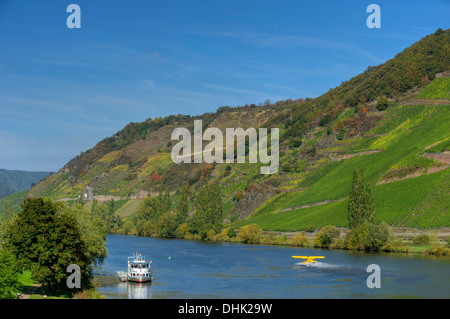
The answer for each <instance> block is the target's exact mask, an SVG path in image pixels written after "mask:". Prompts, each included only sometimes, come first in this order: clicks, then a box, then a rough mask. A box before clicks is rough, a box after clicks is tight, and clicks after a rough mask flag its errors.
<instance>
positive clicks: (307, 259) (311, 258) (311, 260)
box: [292, 256, 325, 265]
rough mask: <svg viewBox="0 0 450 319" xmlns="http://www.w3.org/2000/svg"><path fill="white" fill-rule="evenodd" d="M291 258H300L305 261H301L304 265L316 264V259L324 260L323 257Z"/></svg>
mask: <svg viewBox="0 0 450 319" xmlns="http://www.w3.org/2000/svg"><path fill="white" fill-rule="evenodd" d="M292 258H301V259H306V260H305V261H302V264H304V265H306V264H307V263H315V262H317V260H315V259H318V258H325V257H324V256H292Z"/></svg>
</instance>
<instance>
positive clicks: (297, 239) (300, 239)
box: [291, 232, 308, 247]
mask: <svg viewBox="0 0 450 319" xmlns="http://www.w3.org/2000/svg"><path fill="white" fill-rule="evenodd" d="M291 243H292V246H296V247H306V245H308V236H306V233H305V232H302V233H300V234H296V235H295V236H294V237H293V238H292V241H291Z"/></svg>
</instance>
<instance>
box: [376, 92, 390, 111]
mask: <svg viewBox="0 0 450 319" xmlns="http://www.w3.org/2000/svg"><path fill="white" fill-rule="evenodd" d="M388 106H389V101H388V99H387V97H385V96H384V95H383V96H382V97H380V98H379V99H378V102H377V109H378V110H379V111H384V110H386V109H387V108H388Z"/></svg>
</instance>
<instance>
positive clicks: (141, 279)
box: [127, 276, 152, 283]
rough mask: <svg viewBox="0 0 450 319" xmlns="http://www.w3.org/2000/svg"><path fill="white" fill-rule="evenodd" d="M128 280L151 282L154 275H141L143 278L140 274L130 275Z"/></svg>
mask: <svg viewBox="0 0 450 319" xmlns="http://www.w3.org/2000/svg"><path fill="white" fill-rule="evenodd" d="M127 279H128V281H131V282H139V283H141V282H151V281H152V277H151V276H150V277H141V278H139V276H137V277H130V276H128V278H127Z"/></svg>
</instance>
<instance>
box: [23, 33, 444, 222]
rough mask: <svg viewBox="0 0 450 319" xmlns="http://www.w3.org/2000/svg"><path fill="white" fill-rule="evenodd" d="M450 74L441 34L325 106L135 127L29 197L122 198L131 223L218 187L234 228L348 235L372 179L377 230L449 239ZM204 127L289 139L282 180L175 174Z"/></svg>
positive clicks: (235, 112) (245, 166)
mask: <svg viewBox="0 0 450 319" xmlns="http://www.w3.org/2000/svg"><path fill="white" fill-rule="evenodd" d="M449 70H450V30H441V29H439V30H437V31H436V32H435V33H434V34H430V35H429V36H426V37H424V38H423V39H421V40H419V41H418V42H416V43H415V44H413V45H412V46H410V47H409V48H406V49H405V50H404V51H402V52H400V53H398V54H397V55H396V56H395V57H393V58H392V59H390V60H388V61H386V62H385V63H383V64H381V65H378V66H373V67H368V68H367V70H366V71H365V72H363V73H361V74H360V75H357V76H355V77H353V78H351V79H349V80H348V81H345V82H343V83H342V84H341V85H340V86H338V87H336V88H334V89H331V90H329V91H328V92H326V93H324V94H323V95H321V96H319V97H317V98H315V99H309V98H307V99H294V100H292V99H289V100H286V101H278V102H276V103H267V104H265V105H255V104H250V105H244V106H240V107H228V106H224V107H220V108H219V109H217V111H216V112H213V113H205V114H203V115H201V116H195V117H193V116H190V115H182V114H178V115H170V116H167V117H164V118H155V119H151V118H148V119H147V120H145V121H143V122H140V123H129V124H128V125H126V126H125V127H124V128H123V129H122V130H120V131H119V132H117V133H116V134H114V135H113V136H111V137H108V138H106V139H104V140H102V141H100V142H99V143H98V144H97V145H96V146H95V147H93V148H91V149H89V150H87V151H85V152H82V153H81V154H80V155H79V156H77V157H75V158H74V159H72V160H71V161H69V162H68V163H67V164H66V165H65V166H64V167H63V168H61V170H60V171H59V172H57V173H56V174H53V175H50V176H47V177H46V178H44V179H43V180H42V181H41V182H40V183H39V184H38V185H36V186H35V187H33V188H32V189H31V190H30V192H29V193H28V196H29V197H36V196H48V197H50V198H53V199H58V200H76V199H78V197H79V196H80V195H82V194H83V198H85V197H86V198H89V199H92V198H96V199H98V200H103V201H105V200H109V199H111V198H114V199H115V200H122V201H126V203H125V204H123V203H122V204H123V206H122V208H123V209H122V210H120V214H123V215H122V217H124V218H126V217H128V216H131V215H132V214H133V213H134V212H135V211H136V209H137V207H138V206H139V201H140V200H142V198H143V197H145V196H147V194H149V195H152V196H154V195H156V194H158V191H159V190H161V189H162V190H165V189H166V188H169V189H170V191H171V193H172V196H173V198H174V200H175V201H177V200H178V198H179V197H180V193H181V190H182V189H184V188H185V187H186V185H189V187H190V196H191V199H192V198H193V197H194V196H195V194H196V191H197V190H198V189H199V188H200V187H201V186H202V185H204V184H205V183H209V182H218V183H219V184H220V185H221V187H222V192H223V202H224V212H223V218H224V221H225V222H226V223H229V224H230V225H232V226H233V227H241V226H243V225H245V224H248V223H253V222H254V223H257V224H258V225H260V226H261V227H262V228H263V229H264V230H286V231H294V230H303V229H310V228H311V227H315V228H317V227H321V226H325V225H328V224H334V225H336V226H346V203H347V197H348V193H349V191H350V187H351V178H352V170H353V168H356V167H362V168H364V169H365V174H366V178H367V180H368V182H369V183H370V184H371V185H372V186H373V188H374V196H375V210H376V211H375V214H376V219H377V221H382V220H384V221H386V222H388V223H389V224H392V225H397V226H411V227H442V226H445V227H449V226H450V218H449V215H450V214H449V213H448V207H449V205H448V204H449V202H450V200H449V195H448V191H446V190H448V187H449V181H450V169H449V166H450V162H449V152H450V149H449V142H448V141H449V140H450V126H449V125H450V112H449V108H450V95H449V94H448V88H449V86H448V84H449V78H448V71H449ZM421 92H423V93H421ZM381 101H385V102H383V103H381ZM196 119H201V120H202V124H203V130H205V129H206V128H208V127H215V128H219V129H221V130H222V132H224V131H225V128H237V127H241V128H244V129H246V128H249V127H254V128H256V129H258V128H261V127H262V128H273V127H277V128H279V129H280V169H279V170H278V172H277V173H276V174H273V175H261V174H260V170H259V168H260V166H261V164H251V163H248V160H247V161H246V163H240V164H238V163H233V164H226V163H222V164H212V165H209V164H205V163H199V164H194V163H192V164H175V163H173V162H172V160H171V154H170V152H171V149H172V146H173V145H174V144H175V143H176V141H171V133H172V131H173V130H174V129H175V128H177V127H185V128H187V129H189V130H190V131H191V132H193V126H194V124H193V123H194V120H196ZM224 135H225V134H224ZM205 144H206V143H205Z"/></svg>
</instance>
